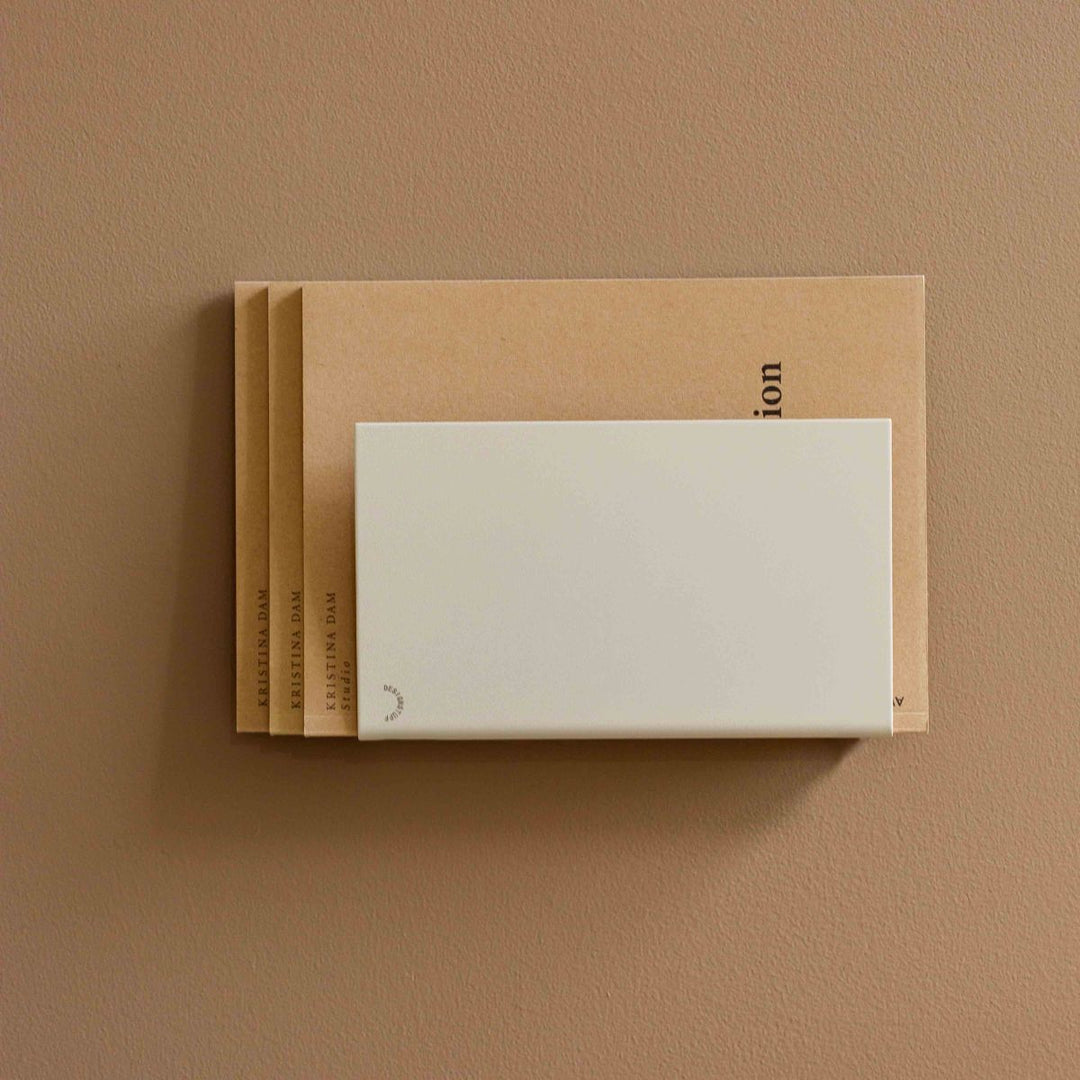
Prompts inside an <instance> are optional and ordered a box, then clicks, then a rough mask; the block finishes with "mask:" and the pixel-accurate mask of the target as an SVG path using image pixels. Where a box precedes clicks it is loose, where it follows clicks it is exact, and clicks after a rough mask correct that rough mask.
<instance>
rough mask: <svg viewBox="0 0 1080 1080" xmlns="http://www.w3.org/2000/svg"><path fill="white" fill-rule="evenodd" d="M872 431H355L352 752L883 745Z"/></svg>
mask: <svg viewBox="0 0 1080 1080" xmlns="http://www.w3.org/2000/svg"><path fill="white" fill-rule="evenodd" d="M890 451H891V447H890V423H889V421H888V420H851V419H844V420H789V421H786V422H784V423H779V424H771V423H766V422H762V421H756V420H743V421H740V420H734V421H732V420H715V421H713V420H698V421H663V420H660V421H595V422H593V421H578V422H554V421H553V422H548V421H540V422H531V423H529V422H506V423H502V422H489V423H362V424H357V425H356V474H355V494H356V555H357V557H356V567H357V574H356V595H357V611H358V615H359V618H358V627H359V635H358V638H359V640H358V646H357V668H358V691H359V696H358V706H359V707H358V716H359V723H358V732H359V736H360V738H362V739H418V738H420V739H458V738H460V739H507V738H627V737H649V738H651V737H670V738H696V737H769V736H823V737H862V736H870V735H888V734H891V732H892V714H893V710H892V601H891V597H892V574H891V482H890V476H891V461H890V456H891V454H890Z"/></svg>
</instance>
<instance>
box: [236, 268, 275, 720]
mask: <svg viewBox="0 0 1080 1080" xmlns="http://www.w3.org/2000/svg"><path fill="white" fill-rule="evenodd" d="M234 305H235V306H234V345H235V376H234V378H235V413H236V418H235V422H236V730H237V731H268V730H269V728H270V710H269V704H270V655H269V631H270V623H269V619H270V582H269V573H270V571H269V562H268V554H267V520H268V519H267V514H268V501H269V474H268V457H267V455H268V443H267V410H268V405H267V287H266V285H265V284H260V283H257V282H237V283H236V286H235V292H234Z"/></svg>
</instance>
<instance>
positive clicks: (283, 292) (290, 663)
mask: <svg viewBox="0 0 1080 1080" xmlns="http://www.w3.org/2000/svg"><path fill="white" fill-rule="evenodd" d="M268 320H269V323H268V356H269V391H268V405H269V414H270V423H269V476H270V502H269V551H268V555H269V562H270V733H271V734H272V735H302V734H303V733H304V652H303V650H304V600H303V589H304V550H303V544H304V521H303V514H304V506H303V432H302V425H301V420H302V416H303V397H302V393H301V375H302V371H301V367H302V354H301V333H302V325H301V296H300V286H299V284H296V283H289V282H274V283H273V284H271V285H270V290H269V294H268Z"/></svg>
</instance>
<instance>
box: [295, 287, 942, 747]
mask: <svg viewBox="0 0 1080 1080" xmlns="http://www.w3.org/2000/svg"><path fill="white" fill-rule="evenodd" d="M833 417H836V418H843V417H850V418H887V419H890V420H891V421H892V479H893V537H892V551H893V620H894V624H893V643H894V649H893V691H892V693H893V702H892V705H893V730H894V731H896V732H903V731H924V730H926V727H927V723H928V712H929V706H928V695H927V653H926V645H927V606H926V605H927V594H926V468H925V451H926V429H925V361H924V289H923V280H922V278H920V277H877V278H868V277H864V278H776V279H690V280H576V281H575V280H565V281H475V282H351V283H350V282H338V283H315V284H307V285H305V286H304V287H303V507H304V508H303V560H304V629H305V634H304V676H305V678H304V698H305V727H304V730H305V733H306V734H309V735H355V734H356V733H357V724H356V711H357V681H356V670H355V667H356V663H355V656H356V621H357V614H358V613H357V611H356V607H355V592H354V588H355V555H354V550H355V547H354V513H353V511H354V503H353V493H354V484H353V468H354V428H355V424H356V423H358V422H378V421H460V420H487V421H498V420H503V421H506V420H657V419H660V420H679V419H754V418H756V419H758V420H760V421H761V422H763V423H773V422H780V421H782V420H783V419H784V418H796V419H797V418H804V419H823V418H833ZM361 557H362V556H361ZM359 619H360V621H361V623H362V622H363V619H364V612H363V611H360V612H359Z"/></svg>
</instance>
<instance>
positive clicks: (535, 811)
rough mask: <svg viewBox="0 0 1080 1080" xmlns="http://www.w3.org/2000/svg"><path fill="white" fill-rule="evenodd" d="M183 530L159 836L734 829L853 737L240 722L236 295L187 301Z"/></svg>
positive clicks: (766, 810) (158, 789) (800, 797)
mask: <svg viewBox="0 0 1080 1080" xmlns="http://www.w3.org/2000/svg"><path fill="white" fill-rule="evenodd" d="M192 337H193V338H194V339H195V340H196V341H197V350H196V355H195V356H194V358H193V364H194V380H193V383H194V387H195V390H194V394H193V400H192V403H191V430H190V441H189V450H188V454H189V457H188V471H187V490H186V492H185V502H184V532H183V547H182V553H181V562H180V565H179V566H178V567H177V568H176V572H177V576H178V580H177V589H176V597H177V599H176V605H175V609H174V613H173V619H174V622H173V626H172V644H171V650H170V660H169V671H168V675H167V689H166V698H165V703H164V709H163V715H162V717H161V724H162V732H161V752H160V758H159V763H158V772H157V776H156V782H155V790H154V796H155V809H156V825H157V827H158V829H159V831H160V832H161V834H163V838H167V839H168V841H169V842H170V843H174V844H175V843H179V844H192V845H195V846H198V847H200V848H217V847H222V846H228V845H231V844H244V843H247V842H260V841H262V840H268V839H270V838H272V837H277V836H281V835H282V834H285V835H287V836H291V837H293V838H295V839H299V840H302V839H304V838H306V837H310V838H312V839H319V840H321V841H322V842H324V843H325V842H326V841H328V840H332V839H333V838H334V837H335V836H338V835H339V834H340V835H341V836H342V837H343V838H344V837H350V838H356V837H357V836H363V835H366V836H368V837H369V838H370V837H371V832H372V831H373V830H375V831H377V832H378V833H381V834H382V836H381V839H382V840H383V841H384V842H387V843H393V842H395V840H396V839H397V837H395V836H394V833H395V832H400V839H401V840H402V842H405V841H406V840H407V839H408V838H409V836H412V835H415V833H416V831H417V830H420V831H423V832H426V833H429V834H435V835H436V836H437V835H438V834H440V833H448V832H449V831H451V830H452V831H454V832H460V831H461V830H474V831H476V832H479V833H482V834H484V835H491V832H492V830H494V829H499V828H507V829H510V828H512V829H515V830H520V829H522V828H525V829H527V830H528V831H529V832H530V834H532V835H534V836H536V835H542V834H544V833H548V834H551V835H552V837H553V838H554V839H555V840H558V839H559V835H560V834H561V833H564V832H565V831H566V830H569V829H573V830H574V831H575V832H580V831H581V830H582V829H591V830H604V831H609V832H610V831H611V830H620V831H621V830H632V829H634V828H641V827H647V828H649V829H650V831H652V832H654V833H655V832H656V831H657V830H660V831H661V832H663V831H664V830H670V831H673V832H676V833H677V832H679V831H680V830H685V829H694V830H700V829H703V828H704V829H708V830H709V831H710V833H712V834H713V835H714V836H716V837H717V839H720V838H721V837H722V838H724V839H726V840H727V841H729V842H734V841H738V840H740V839H742V840H746V839H750V838H752V836H753V835H754V833H755V832H757V831H758V830H761V829H764V828H768V827H769V826H771V825H773V824H775V823H777V822H778V821H780V820H783V819H784V818H785V817H786V816H787V815H789V814H792V813H794V812H797V810H798V808H799V806H800V804H801V803H803V802H804V800H805V799H806V796H807V793H808V791H809V789H810V788H811V786H812V785H814V784H815V783H817V782H819V781H821V780H822V779H823V778H825V777H826V776H827V775H828V774H829V773H830V772H831V771H832V770H834V769H835V768H837V766H838V765H839V764H840V763H841V761H842V760H843V758H844V757H845V756H846V755H847V754H849V753H850V752H852V751H853V749H854V748H855V747H857V746H858V743H857V742H854V741H847V740H763V741H753V740H731V741H684V740H678V741H664V740H656V741H601V742H581V741H578V742H574V741H566V742H547V741H538V742H461V743H435V742H417V743H401V742H398V743H382V744H360V743H358V742H357V741H355V740H350V739H320V740H310V739H309V740H304V739H302V738H298V737H276V738H271V737H270V736H263V735H237V734H236V733H235V731H234V730H233V725H234V717H233V668H232V658H233V651H234V622H233V589H234V563H233V557H234V553H233V538H234V531H233V529H234V509H233V497H234V487H233V475H234V473H233V467H234V462H233V344H232V342H233V306H232V298H231V296H225V297H221V298H219V299H217V300H215V301H213V302H211V303H209V304H207V305H206V306H205V307H204V308H203V309H202V310H201V311H200V312H199V314H198V316H197V326H196V329H195V333H194V334H193V335H192Z"/></svg>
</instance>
